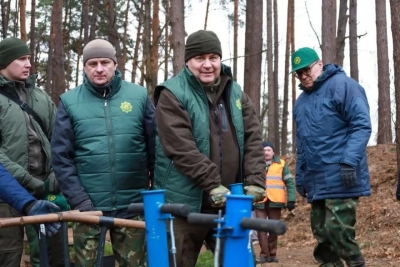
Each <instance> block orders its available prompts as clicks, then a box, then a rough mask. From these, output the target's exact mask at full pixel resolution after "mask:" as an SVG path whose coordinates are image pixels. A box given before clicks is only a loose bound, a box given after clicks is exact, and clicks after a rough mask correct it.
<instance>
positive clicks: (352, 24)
mask: <svg viewBox="0 0 400 267" xmlns="http://www.w3.org/2000/svg"><path fill="white" fill-rule="evenodd" d="M349 37H350V42H349V46H350V76H351V78H353V79H354V80H356V81H358V49H357V47H358V45H357V39H358V38H357V0H350V20H349Z"/></svg>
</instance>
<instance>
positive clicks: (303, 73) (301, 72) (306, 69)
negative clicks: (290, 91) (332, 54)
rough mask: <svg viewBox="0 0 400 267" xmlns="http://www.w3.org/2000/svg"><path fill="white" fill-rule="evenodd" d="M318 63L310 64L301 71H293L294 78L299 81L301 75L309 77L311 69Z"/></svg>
mask: <svg viewBox="0 0 400 267" xmlns="http://www.w3.org/2000/svg"><path fill="white" fill-rule="evenodd" d="M318 62H319V60H317V61H315V62H314V63H312V64H311V65H310V66H308V67H306V68H302V69H301V70H297V71H295V73H293V75H294V77H296V78H297V79H300V78H301V77H302V76H303V75H305V76H310V73H311V68H312V67H314V65H315V64H317V63H318Z"/></svg>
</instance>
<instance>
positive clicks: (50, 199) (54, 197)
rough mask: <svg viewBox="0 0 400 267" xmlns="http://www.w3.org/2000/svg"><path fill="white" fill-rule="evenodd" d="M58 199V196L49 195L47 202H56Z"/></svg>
mask: <svg viewBox="0 0 400 267" xmlns="http://www.w3.org/2000/svg"><path fill="white" fill-rule="evenodd" d="M55 199H56V196H55V195H48V196H47V200H48V201H54V200H55Z"/></svg>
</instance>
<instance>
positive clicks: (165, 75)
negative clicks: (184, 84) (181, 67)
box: [164, 0, 170, 81]
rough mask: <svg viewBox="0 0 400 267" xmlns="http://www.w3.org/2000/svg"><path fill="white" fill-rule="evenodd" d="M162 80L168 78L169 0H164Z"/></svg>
mask: <svg viewBox="0 0 400 267" xmlns="http://www.w3.org/2000/svg"><path fill="white" fill-rule="evenodd" d="M164 2H165V6H164V8H165V27H164V28H165V38H164V81H166V80H167V79H168V70H169V68H168V66H169V26H168V25H169V23H170V19H169V1H168V0H165V1H164Z"/></svg>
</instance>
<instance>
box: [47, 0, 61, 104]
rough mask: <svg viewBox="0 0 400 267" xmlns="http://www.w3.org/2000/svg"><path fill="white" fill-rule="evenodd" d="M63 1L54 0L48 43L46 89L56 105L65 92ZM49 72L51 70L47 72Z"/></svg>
mask: <svg viewBox="0 0 400 267" xmlns="http://www.w3.org/2000/svg"><path fill="white" fill-rule="evenodd" d="M62 10H63V0H54V1H53V7H52V12H51V30H50V36H51V38H50V42H51V43H52V44H50V43H49V60H48V62H49V64H50V66H49V68H48V73H51V75H48V76H47V83H48V86H49V87H48V88H49V90H50V92H51V98H52V100H53V102H54V103H55V104H56V105H58V102H59V97H60V95H61V94H62V93H64V92H65V76H64V75H65V74H64V73H65V71H64V49H63V40H62ZM49 70H52V71H50V72H49Z"/></svg>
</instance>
